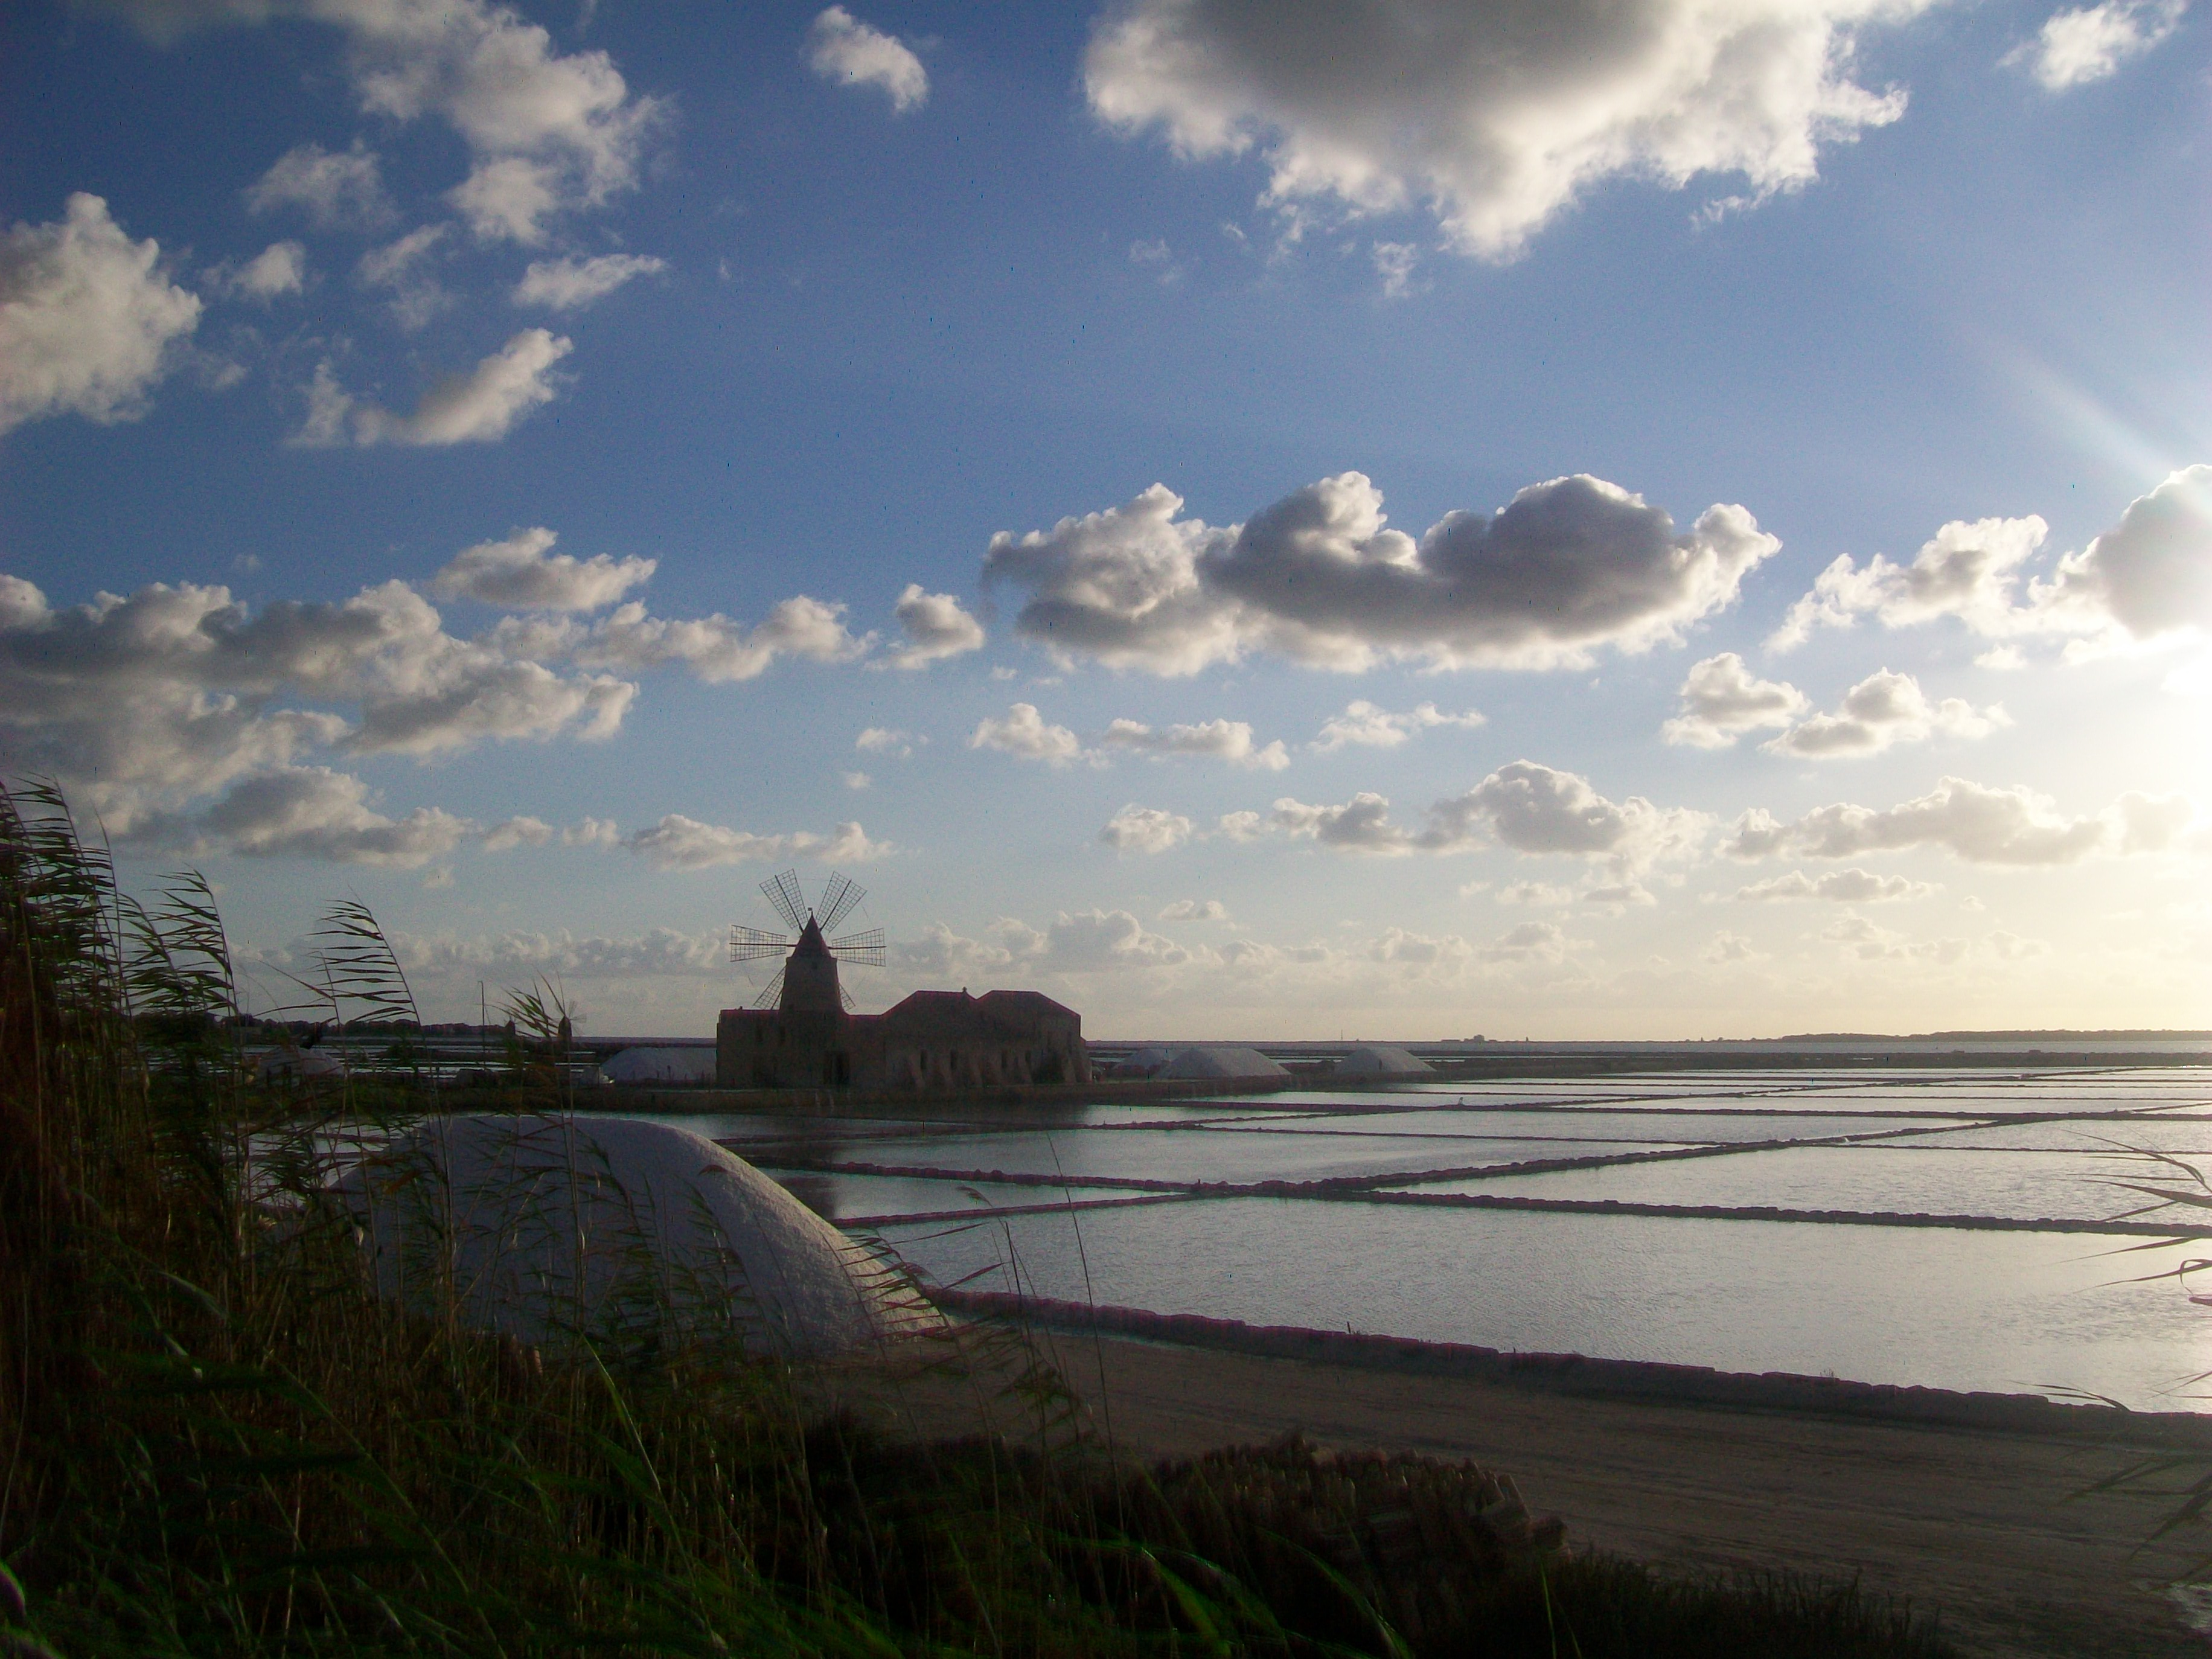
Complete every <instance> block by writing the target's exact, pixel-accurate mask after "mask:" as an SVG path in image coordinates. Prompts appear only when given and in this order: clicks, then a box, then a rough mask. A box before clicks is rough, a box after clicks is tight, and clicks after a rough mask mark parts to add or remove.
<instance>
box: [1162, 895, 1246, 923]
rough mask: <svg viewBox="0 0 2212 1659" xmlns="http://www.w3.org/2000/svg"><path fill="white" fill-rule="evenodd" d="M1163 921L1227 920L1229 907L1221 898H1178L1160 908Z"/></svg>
mask: <svg viewBox="0 0 2212 1659" xmlns="http://www.w3.org/2000/svg"><path fill="white" fill-rule="evenodd" d="M1158 920H1160V921H1228V920H1229V907H1228V906H1227V905H1225V904H1224V903H1223V902H1221V901H1220V900H1219V899H1177V900H1176V901H1175V902H1173V903H1172V904H1167V905H1163V906H1162V907H1161V908H1160V914H1159V917H1158Z"/></svg>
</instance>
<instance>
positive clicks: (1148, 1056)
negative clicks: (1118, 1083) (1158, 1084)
mask: <svg viewBox="0 0 2212 1659" xmlns="http://www.w3.org/2000/svg"><path fill="white" fill-rule="evenodd" d="M1174 1058H1175V1056H1174V1054H1170V1052H1169V1051H1168V1050H1167V1049H1165V1048H1139V1049H1138V1050H1136V1051H1135V1052H1134V1053H1133V1054H1131V1055H1130V1056H1129V1057H1128V1058H1127V1060H1123V1061H1122V1062H1121V1064H1120V1065H1119V1066H1115V1068H1114V1075H1115V1077H1152V1076H1156V1075H1157V1074H1158V1072H1159V1069H1160V1067H1162V1066H1164V1065H1166V1064H1167V1063H1168V1062H1169V1061H1170V1060H1173V1059H1174Z"/></svg>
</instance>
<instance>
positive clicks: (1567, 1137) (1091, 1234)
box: [686, 1067, 2212, 1410]
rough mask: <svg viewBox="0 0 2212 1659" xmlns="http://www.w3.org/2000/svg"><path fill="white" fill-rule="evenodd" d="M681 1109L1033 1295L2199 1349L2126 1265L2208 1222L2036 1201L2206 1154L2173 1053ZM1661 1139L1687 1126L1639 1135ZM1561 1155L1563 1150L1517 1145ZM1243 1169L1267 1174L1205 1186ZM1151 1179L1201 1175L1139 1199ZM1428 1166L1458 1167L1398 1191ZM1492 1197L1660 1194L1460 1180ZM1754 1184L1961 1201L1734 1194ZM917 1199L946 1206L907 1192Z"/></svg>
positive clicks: (956, 1261) (1385, 1320)
mask: <svg viewBox="0 0 2212 1659" xmlns="http://www.w3.org/2000/svg"><path fill="white" fill-rule="evenodd" d="M2200 1113H2201V1114H2205V1115H2204V1116H2202V1117H2199V1116H2197V1114H2200ZM2114 1114H2124V1115H2121V1116H2115V1115H2114ZM686 1121H687V1122H688V1123H689V1124H690V1125H691V1126H692V1127H707V1126H708V1124H711V1125H712V1126H713V1127H711V1128H708V1133H713V1134H714V1135H715V1136H716V1137H717V1138H718V1139H725V1140H726V1141H727V1142H729V1144H731V1145H732V1146H736V1147H737V1148H738V1150H739V1151H741V1152H744V1153H745V1154H746V1155H747V1156H748V1157H750V1158H755V1159H756V1160H757V1162H759V1163H761V1164H763V1166H764V1167H769V1168H773V1169H775V1170H776V1171H777V1173H778V1176H779V1178H780V1179H782V1180H784V1181H785V1182H787V1184H788V1185H790V1186H791V1188H793V1191H795V1192H797V1193H799V1194H800V1195H801V1196H802V1197H807V1198H809V1199H810V1201H813V1202H816V1203H817V1204H818V1205H819V1206H820V1207H822V1208H823V1211H824V1212H825V1213H829V1214H831V1215H833V1216H835V1217H843V1218H848V1220H850V1219H854V1218H871V1219H870V1221H869V1223H868V1225H866V1226H864V1227H862V1228H861V1229H860V1231H864V1232H866V1233H868V1234H870V1235H872V1236H876V1237H881V1238H883V1239H884V1240H885V1241H886V1242H888V1243H891V1244H892V1245H894V1246H895V1247H896V1249H899V1250H900V1251H901V1252H902V1254H904V1255H906V1257H907V1259H908V1261H910V1262H911V1263H913V1264H914V1266H915V1267H916V1268H917V1269H919V1270H920V1271H921V1272H922V1273H925V1274H926V1275H927V1276H928V1277H930V1278H933V1279H936V1280H938V1281H939V1282H940V1283H951V1282H954V1281H956V1280H960V1279H964V1278H967V1276H969V1275H970V1274H972V1273H979V1271H980V1273H981V1276H980V1277H978V1278H975V1279H972V1280H970V1281H969V1282H970V1285H971V1287H974V1288H989V1287H991V1286H992V1285H994V1284H1004V1283H1005V1282H1006V1280H1007V1279H1008V1273H1007V1272H1006V1264H1007V1263H1008V1261H1010V1260H1011V1261H1018V1267H1019V1272H1020V1274H1021V1276H1022V1278H1023V1279H1024V1282H1025V1284H1026V1285H1028V1287H1029V1289H1030V1291H1031V1292H1032V1293H1034V1294H1036V1295H1041V1296H1047V1297H1065V1298H1067V1299H1070V1300H1080V1299H1083V1298H1085V1297H1089V1298H1091V1299H1093V1300H1096V1301H1097V1302H1099V1303H1102V1304H1115V1305H1120V1306H1126V1307H1135V1308H1145V1309H1150V1310H1155V1311H1159V1312H1167V1313H1195V1314H1204V1315H1209V1316H1215V1317H1222V1318H1234V1319H1242V1320H1246V1321H1249V1322H1255V1323H1265V1324H1284V1325H1297V1326H1305V1327H1310V1328H1326V1329H1338V1330H1341V1329H1344V1328H1346V1327H1350V1328H1354V1329H1357V1330H1361V1331H1366V1332H1372V1333H1377V1334H1389V1335H1398V1336H1407V1337H1415V1338H1421V1339H1425V1340H1447V1341H1458V1342H1474V1343H1480V1344H1482V1345H1484V1346H1491V1347H1497V1348H1504V1349H1509V1350H1519V1351H1523V1352H1579V1353H1584V1354H1589V1355H1593V1356H1596V1357H1600V1358H1620V1359H1656V1360H1666V1361H1673V1362H1676V1363H1680V1364H1699V1365H1711V1366H1714V1367H1717V1368H1718V1369H1721V1370H1748V1371H1763V1370H1786V1371H1795V1372H1800V1373H1805V1374H1809V1375H1814V1376H1821V1375H1829V1376H1843V1377H1848V1378H1852V1379H1856V1380H1858V1381H1863V1382H1875V1383H1925V1384H1929V1385H1934V1386H1939V1387H1946V1388H1955V1389H1996V1390H2003V1391H2049V1390H2056V1389H2080V1390H2084V1391H2087V1392H2091V1393H2095V1394H2102V1395H2109V1396H2111V1397H2112V1398H2116V1399H2118V1400H2122V1401H2125V1402H2126V1403H2128V1404H2130V1405H2131V1406H2136V1407H2146V1408H2152V1407H2154V1408H2162V1409H2168V1410H2172V1409H2187V1408H2193V1407H2194V1406H2195V1405H2196V1403H2197V1402H2196V1401H2195V1400H2194V1399H2193V1397H2192V1395H2191V1389H2190V1383H2189V1379H2191V1378H2192V1377H2193V1376H2197V1374H2198V1373H2200V1372H2203V1371H2205V1370H2208V1369H2212V1310H2208V1309H2206V1308H2203V1307H2197V1306H2195V1305H2193V1304H2191V1303H2190V1302H2189V1300H2188V1296H2187V1291H2186V1290H2185V1288H2184V1287H2182V1286H2181V1285H2178V1284H2176V1283H2175V1282H2174V1281H2173V1280H2172V1279H2165V1280H2159V1281H2154V1282H2150V1283H2127V1282H2124V1281H2128V1280H2130V1279H2137V1278H2140V1277H2141V1276H2143V1275H2147V1274H2154V1273H2159V1272H2160V1271H2162V1270H2166V1269H2170V1268H2171V1267H2173V1266H2174V1265H2176V1264H2177V1263H2178V1262H2179V1261H2180V1260H2181V1259H2183V1258H2184V1257H2185V1256H2186V1255H2191V1254H2192V1253H2203V1254H2207V1255H2212V1250H2205V1249H2203V1247H2202V1246H2201V1245H2200V1246H2197V1247H2196V1249H2195V1251H2192V1250H2191V1249H2178V1248H2169V1247H2166V1246H2163V1245H2158V1244H2157V1241H2156V1240H2154V1239H2147V1238H2146V1237H2142V1235H2141V1234H2140V1233H2135V1234H2131V1233H2130V1232H2127V1231H2106V1232H2097V1231H2089V1232H2080V1231H2071V1232H2069V1231H2033V1230H2032V1229H2033V1224H2034V1223H2036V1222H2039V1221H2051V1222H2063V1223H2066V1224H2068V1225H2072V1226H2075V1227H2079V1226H2082V1225H2089V1226H2092V1227H2100V1226H2101V1227H2112V1226H2115V1225H2118V1224H2116V1223H2115V1222H2114V1220H2113V1219H2112V1218H2115V1217H2118V1216H2119V1215H2121V1214H2123V1213H2124V1212H2127V1211H2130V1210H2132V1209H2135V1208H2136V1207H2138V1205H2137V1201H2136V1200H2135V1199H2134V1198H2132V1197H2131V1196H2130V1195H2128V1194H2123V1193H2118V1192H2116V1191H2115V1189H2114V1188H2112V1187H2111V1186H2110V1185H2108V1184H2106V1183H2107V1182H2108V1181H2109V1180H2111V1179H2112V1178H2116V1177H2117V1178H2130V1177H2131V1176H2136V1175H2147V1173H2148V1172H2147V1170H2142V1169H2137V1168H2135V1167H2133V1166H2130V1165H2129V1164H2125V1163H2117V1164H2116V1163H2115V1162H2114V1161H2113V1160H2112V1159H2111V1158H2106V1157H2103V1156H2100V1153H2102V1152H2105V1151H2106V1149H2107V1147H2108V1145H2109V1144H2110V1143H2119V1144H2122V1145H2125V1146H2141V1147H2144V1148H2151V1149H2156V1150H2159V1151H2162V1152H2169V1153H2172V1154H2176V1155H2180V1156H2182V1157H2184V1158H2185V1159H2186V1158H2187V1157H2188V1156H2189V1155H2191V1154H2196V1153H2200V1152H2201V1153H2202V1154H2203V1164H2204V1167H2205V1169H2206V1171H2207V1174H2208V1175H2209V1176H2212V1074H2208V1073H2206V1072H2204V1071H2202V1070H2197V1069H2192V1068H2188V1067H2168V1068H2143V1069H2137V1070H2119V1069H2115V1070H2109V1071H2100V1072H2080V1071H2073V1070H2070V1069H2069V1070H2065V1071H2051V1072H2043V1073H2030V1072H2002V1073H1992V1072H1985V1071H1981V1070H1976V1071H1973V1072H1971V1073H1961V1072H1959V1071H1948V1072H1947V1071H1943V1070H1941V1069H1937V1068H1929V1069H1926V1070H1921V1069H1918V1068H1915V1069H1914V1070H1911V1071H1909V1072H1907V1071H1893V1070H1890V1069H1888V1068H1884V1069H1883V1070H1882V1071H1881V1072H1880V1073H1869V1072H1867V1071H1864V1070H1863V1069H1857V1068H1853V1069H1850V1070H1844V1069H1838V1070H1833V1071H1826V1072H1823V1071H1798V1072H1762V1073H1743V1072H1710V1073H1647V1074H1642V1075H1638V1076H1633V1077H1618V1076H1607V1077H1600V1078H1547V1079H1528V1080H1518V1079H1509V1080H1495V1081H1485V1082H1482V1083H1480V1084H1462V1083H1456V1082H1436V1083H1422V1084H1414V1085H1407V1086H1405V1087H1401V1088H1392V1089H1387V1090H1360V1091H1323V1090H1311V1089H1307V1090H1298V1091H1285V1092H1284V1093H1281V1094H1273V1095H1266V1096H1259V1097H1246V1098H1242V1099H1236V1098H1230V1099H1223V1100H1216V1101H1196V1102H1170V1103H1146V1104H1144V1105H1140V1106H1134V1107H1132V1106H1111V1105H1098V1106H1092V1107H1087V1108H1079V1109H1068V1110H1058V1111H1054V1112H1053V1113H1052V1114H1051V1115H1049V1116H1048V1118H1047V1119H1045V1120H1044V1121H1036V1122H1034V1124H1033V1125H1031V1124H1025V1125H1024V1126H1023V1127H1012V1128H1010V1127H1006V1122H1007V1119H1006V1115H1005V1114H1003V1113H1000V1114H995V1115H994V1114H989V1113H986V1112H981V1111H978V1112H975V1113H974V1114H969V1115H964V1116H960V1115H954V1116H938V1117H934V1118H933V1119H931V1120H928V1121H918V1120H907V1121H901V1120H897V1119H891V1118H871V1119H864V1120H863V1119H838V1118H811V1117H805V1116H793V1115H775V1116H759V1117H744V1118H731V1119H720V1120H700V1119H690V1120H686ZM1760 1143H1768V1144H1767V1145H1765V1146H1762V1145H1761V1144H1760ZM1773 1143H1781V1144H1779V1145H1776V1144H1773ZM1666 1152H1692V1153H1693V1154H1694V1155H1692V1156H1688V1157H1658V1158H1654V1157H1653V1156H1651V1155H1652V1154H1654V1153H1666ZM1562 1161H1569V1162H1571V1163H1573V1164H1577V1165H1578V1166H1579V1167H1572V1168H1557V1167H1530V1166H1553V1165H1557V1164H1559V1163H1560V1162H1562ZM1522 1170H1525V1172H1516V1171H1522ZM894 1171H895V1172H896V1173H892V1172H894ZM1455 1171H1480V1173H1479V1174H1472V1175H1469V1174H1452V1173H1449V1172H1455ZM993 1172H996V1173H997V1174H998V1175H1000V1176H1001V1177H1002V1178H1001V1179H999V1180H990V1179H987V1178H986V1179H978V1178H976V1177H977V1176H988V1175H990V1174H992V1173H993ZM1061 1182H1066V1183H1067V1185H1066V1187H1065V1188H1063V1187H1062V1186H1061V1185H1060V1183H1061ZM1258 1182H1279V1183H1285V1184H1286V1185H1287V1186H1288V1187H1289V1188H1290V1189H1291V1190H1290V1192H1289V1193H1288V1194H1287V1195H1281V1196H1277V1195H1273V1194H1271V1195H1269V1196H1265V1197H1257V1196H1249V1195H1247V1196H1240V1195H1237V1194H1234V1193H1230V1194H1221V1195H1214V1196H1208V1195H1206V1194H1205V1193H1204V1191H1203V1190H1201V1183H1216V1184H1217V1186H1218V1184H1220V1183H1227V1184H1229V1185H1230V1186H1232V1187H1234V1186H1247V1187H1249V1185H1251V1184H1254V1183H1258ZM1319 1182H1327V1183H1328V1185H1327V1186H1326V1187H1322V1186H1318V1185H1316V1186H1313V1187H1312V1188H1311V1190H1310V1191H1309V1192H1306V1193H1304V1194H1301V1193H1299V1192H1298V1190H1297V1188H1299V1187H1300V1186H1302V1185H1305V1184H1308V1183H1319ZM1123 1183H1127V1184H1123ZM1161 1183H1167V1184H1169V1185H1170V1187H1173V1188H1181V1189H1182V1191H1184V1192H1186V1193H1189V1194H1193V1195H1189V1196H1180V1197H1177V1196H1170V1197H1169V1198H1167V1200H1166V1201H1161V1200H1160V1196H1159V1194H1158V1191H1157V1190H1156V1189H1157V1188H1158V1186H1159V1184H1161ZM1277 1190H1279V1189H1277ZM1439 1193H1440V1194H1460V1195H1462V1196H1461V1197H1460V1198H1458V1199H1455V1200H1447V1201H1446V1202H1445V1203H1443V1204H1433V1205H1432V1204H1413V1203H1408V1202H1407V1201H1405V1199H1404V1198H1403V1197H1395V1196H1394V1195H1393V1194H1439ZM1483 1195H1490V1196H1495V1197H1513V1198H1518V1199H1524V1200H1525V1199H1535V1200H1553V1201H1558V1202H1561V1203H1563V1204H1568V1205H1586V1204H1589V1203H1590V1202H1592V1201H1593V1200H1596V1201H1602V1200H1618V1201H1621V1202H1626V1203H1632V1204H1634V1205H1637V1206H1639V1208H1643V1207H1652V1208H1656V1209H1658V1210H1659V1211H1660V1212H1659V1213H1656V1214H1643V1213H1639V1214H1632V1215H1621V1214H1607V1213H1604V1212H1593V1211H1589V1210H1586V1209H1581V1210H1577V1209H1567V1210H1558V1211H1553V1210H1541V1209H1540V1210H1528V1209H1512V1210H1502V1209H1497V1208H1480V1207H1470V1206H1468V1203H1467V1201H1466V1200H1467V1199H1468V1197H1474V1198H1480V1197H1481V1196H1483ZM1071 1200H1072V1201H1073V1202H1074V1203H1075V1204H1076V1205H1078V1206H1081V1207H1080V1208H1079V1209H1077V1210H1075V1211H1074V1212H1072V1213H1071V1212H1067V1211H1066V1210H1064V1209H1063V1210H1061V1211H1060V1212H1038V1208H1037V1206H1040V1205H1043V1206H1051V1205H1054V1204H1059V1205H1066V1203H1068V1202H1069V1201H1071ZM1117 1200H1119V1201H1117ZM1759 1208H1776V1209H1783V1210H1789V1211H1797V1212H1817V1211H1837V1212H1855V1213H1857V1214H1863V1215H1868V1216H1897V1217H1899V1218H1905V1217H1912V1216H1930V1215H1933V1216H1942V1217H1945V1218H1962V1221H1963V1225H1942V1226H1928V1225H1861V1224H1857V1223H1842V1222H1820V1221H1812V1220H1802V1221H1786V1220H1772V1219H1753V1218H1747V1217H1746V1216H1744V1215H1742V1214H1741V1213H1740V1212H1745V1211H1750V1210H1753V1209H1759ZM1669 1209H1673V1210H1678V1211H1685V1212H1687V1211H1692V1210H1694V1211H1697V1212H1700V1213H1699V1214H1689V1213H1680V1214H1669V1213H1666V1211H1668V1210H1669ZM993 1212H1005V1213H993ZM1711 1212H1718V1214H1717V1215H1716V1214H1712V1213H1711ZM1732 1212H1735V1213H1732ZM2199 1213H2200V1214H2203V1213H2205V1212H2199ZM969 1215H972V1216H973V1217H974V1218H975V1219H973V1220H969V1219H965V1218H964V1217H966V1216H969ZM920 1216H937V1217H953V1218H952V1219H940V1220H932V1221H926V1222H925V1221H915V1220H903V1219H901V1218H910V1217H920ZM2207 1219H2212V1215H2207ZM1976 1220H1980V1221H1983V1222H1984V1223H1988V1224H1994V1225H1973V1224H1974V1222H1975V1221H1976ZM2023 1224H2027V1225H2028V1226H2029V1227H2030V1229H2031V1230H2029V1231H2020V1230H2019V1229H2020V1228H2021V1226H2022V1225H2023ZM2146 1244H2150V1245H2154V1246H2156V1248H2153V1249H2136V1247H2138V1246H2143V1245H2146ZM994 1268H995V1269H996V1271H995V1272H994ZM2203 1288H2206V1289H2208V1290H2212V1283H2208V1284H2207V1285H2205V1286H2204V1287H2203ZM2206 1392H2208V1393H2212V1387H2208V1389H2207V1390H2206Z"/></svg>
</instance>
